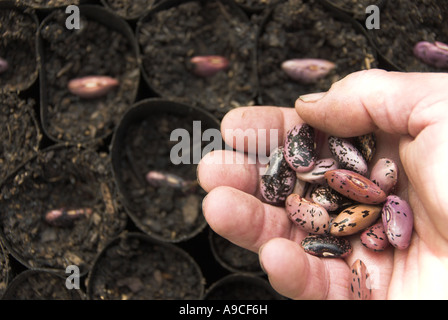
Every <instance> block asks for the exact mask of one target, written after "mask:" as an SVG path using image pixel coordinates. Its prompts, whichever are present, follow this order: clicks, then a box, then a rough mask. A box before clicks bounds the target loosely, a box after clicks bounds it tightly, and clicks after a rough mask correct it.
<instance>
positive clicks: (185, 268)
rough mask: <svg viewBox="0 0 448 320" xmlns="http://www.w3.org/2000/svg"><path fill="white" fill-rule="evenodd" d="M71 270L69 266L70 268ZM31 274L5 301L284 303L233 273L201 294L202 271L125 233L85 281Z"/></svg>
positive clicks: (165, 248)
mask: <svg viewBox="0 0 448 320" xmlns="http://www.w3.org/2000/svg"><path fill="white" fill-rule="evenodd" d="M70 267H71V266H70ZM76 272H77V271H76V269H67V272H66V274H65V275H64V274H61V273H57V272H54V271H51V270H45V269H38V268H35V269H30V270H26V271H23V272H22V273H20V274H19V275H17V276H16V277H15V278H14V280H13V281H12V282H11V283H10V284H9V285H8V286H7V288H1V290H2V292H3V299H4V300H16V299H19V300H36V299H38V300H42V299H45V300H47V299H52V300H85V299H89V300H143V299H151V300H160V299H163V300H172V299H175V300H180V299H185V300H197V299H204V300H245V299H248V298H250V299H253V300H272V299H277V300H278V299H283V298H282V297H281V296H279V295H278V294H277V293H276V292H275V291H274V290H273V289H272V288H271V287H270V285H269V284H268V282H267V281H266V280H265V279H263V278H261V277H258V276H256V275H251V274H248V273H231V274H228V275H226V276H224V277H222V278H221V279H219V280H218V281H216V282H214V283H213V284H211V285H210V286H209V288H208V289H207V290H205V283H204V279H203V274H202V271H201V268H200V267H199V265H198V264H197V263H196V261H195V260H194V259H193V258H192V257H191V256H190V255H189V254H188V253H187V252H186V251H185V250H183V249H181V248H179V247H177V246H175V245H172V244H168V243H164V242H159V241H157V240H154V239H152V238H150V237H148V236H146V235H143V234H141V233H128V232H124V233H122V234H120V235H119V236H118V237H116V238H114V239H113V240H111V241H110V242H109V243H108V244H107V245H106V246H105V248H104V249H103V250H102V252H101V253H100V254H99V255H98V256H97V257H96V259H95V262H94V265H93V267H92V270H91V271H90V272H89V274H88V275H87V277H86V281H85V283H83V284H80V283H79V281H80V279H79V278H77V277H78V276H79V274H77V273H76Z"/></svg>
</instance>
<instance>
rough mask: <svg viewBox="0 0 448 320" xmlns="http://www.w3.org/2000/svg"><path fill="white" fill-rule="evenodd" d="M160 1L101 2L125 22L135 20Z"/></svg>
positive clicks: (106, 0) (111, 0) (119, 0)
mask: <svg viewBox="0 0 448 320" xmlns="http://www.w3.org/2000/svg"><path fill="white" fill-rule="evenodd" d="M159 2H161V0H143V1H142V0H141V1H121V0H118V1H116V0H101V3H102V4H103V6H105V7H106V8H108V9H109V10H111V11H112V12H114V13H115V14H117V15H119V16H120V17H122V18H124V19H126V20H137V19H139V18H140V17H142V16H143V15H145V14H146V13H147V11H149V10H151V9H152V8H153V7H154V6H155V5H157V4H158V3H159Z"/></svg>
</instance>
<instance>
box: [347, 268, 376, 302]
mask: <svg viewBox="0 0 448 320" xmlns="http://www.w3.org/2000/svg"><path fill="white" fill-rule="evenodd" d="M351 269H352V273H351V277H352V281H351V284H350V292H351V294H352V298H353V299H354V300H370V298H371V297H372V288H371V285H370V275H369V273H368V272H367V267H366V265H365V264H364V263H363V262H362V261H361V260H360V259H357V260H356V261H355V262H354V263H353V264H352V268H351Z"/></svg>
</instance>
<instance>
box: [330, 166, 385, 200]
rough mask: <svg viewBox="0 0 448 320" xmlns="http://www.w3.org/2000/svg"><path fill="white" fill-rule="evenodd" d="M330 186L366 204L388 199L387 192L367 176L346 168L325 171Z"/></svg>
mask: <svg viewBox="0 0 448 320" xmlns="http://www.w3.org/2000/svg"><path fill="white" fill-rule="evenodd" d="M325 179H326V180H327V183H328V185H329V186H330V187H332V188H333V189H334V190H336V191H337V192H339V193H340V194H342V195H343V196H345V197H347V198H349V199H352V200H354V201H358V202H361V203H366V204H379V203H382V202H384V201H385V200H386V194H385V193H384V191H383V190H381V189H380V187H378V186H377V185H376V184H375V183H373V182H372V181H370V180H369V179H367V178H366V177H364V176H362V175H360V174H358V173H356V172H353V171H349V170H345V169H336V170H330V171H327V172H326V173H325Z"/></svg>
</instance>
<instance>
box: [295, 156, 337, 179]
mask: <svg viewBox="0 0 448 320" xmlns="http://www.w3.org/2000/svg"><path fill="white" fill-rule="evenodd" d="M338 167H339V165H338V162H337V161H336V160H335V159H334V158H325V159H320V160H317V161H316V164H315V166H314V168H313V169H312V170H311V171H308V172H297V174H296V175H297V178H298V179H300V180H303V181H306V182H310V183H319V184H322V183H324V182H325V176H324V174H325V172H327V171H329V170H334V169H338Z"/></svg>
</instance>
